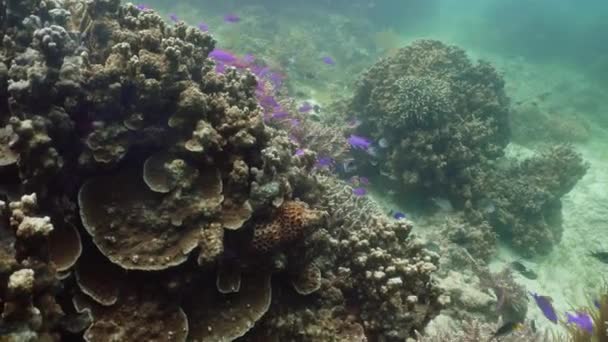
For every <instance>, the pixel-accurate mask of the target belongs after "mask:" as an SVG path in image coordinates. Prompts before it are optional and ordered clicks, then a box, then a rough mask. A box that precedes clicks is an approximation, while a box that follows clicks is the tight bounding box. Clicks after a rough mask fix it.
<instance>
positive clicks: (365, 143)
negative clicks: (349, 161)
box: [348, 134, 372, 150]
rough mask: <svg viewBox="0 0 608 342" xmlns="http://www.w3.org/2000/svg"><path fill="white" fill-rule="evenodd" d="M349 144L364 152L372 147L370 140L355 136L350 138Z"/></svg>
mask: <svg viewBox="0 0 608 342" xmlns="http://www.w3.org/2000/svg"><path fill="white" fill-rule="evenodd" d="M348 143H349V144H350V146H352V147H354V148H358V149H362V150H367V149H368V148H369V147H370V146H371V145H372V143H371V141H369V139H367V138H365V137H362V136H359V135H354V134H351V136H350V137H349V138H348Z"/></svg>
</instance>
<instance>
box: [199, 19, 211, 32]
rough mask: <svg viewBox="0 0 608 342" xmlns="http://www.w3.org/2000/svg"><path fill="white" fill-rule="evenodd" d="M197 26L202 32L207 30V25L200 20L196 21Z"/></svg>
mask: <svg viewBox="0 0 608 342" xmlns="http://www.w3.org/2000/svg"><path fill="white" fill-rule="evenodd" d="M197 27H198V29H199V30H201V31H203V32H207V31H209V25H207V24H205V23H204V22H202V21H201V22H200V23H198V25H197Z"/></svg>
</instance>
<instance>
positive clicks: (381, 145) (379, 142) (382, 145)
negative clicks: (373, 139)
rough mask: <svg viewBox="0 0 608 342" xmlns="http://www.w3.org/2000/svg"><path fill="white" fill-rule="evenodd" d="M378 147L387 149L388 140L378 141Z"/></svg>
mask: <svg viewBox="0 0 608 342" xmlns="http://www.w3.org/2000/svg"><path fill="white" fill-rule="evenodd" d="M378 146H380V148H387V147H388V140H386V138H380V140H378Z"/></svg>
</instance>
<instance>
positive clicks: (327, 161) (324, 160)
mask: <svg viewBox="0 0 608 342" xmlns="http://www.w3.org/2000/svg"><path fill="white" fill-rule="evenodd" d="M333 164H334V160H333V159H332V158H330V157H321V158H317V167H331V166H332V165H333Z"/></svg>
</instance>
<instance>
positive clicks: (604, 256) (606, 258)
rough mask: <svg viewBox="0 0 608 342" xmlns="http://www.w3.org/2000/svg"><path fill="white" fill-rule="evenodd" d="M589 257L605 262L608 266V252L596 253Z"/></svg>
mask: <svg viewBox="0 0 608 342" xmlns="http://www.w3.org/2000/svg"><path fill="white" fill-rule="evenodd" d="M589 255H591V256H592V257H594V258H596V259H597V260H599V261H601V262H603V263H604V264H608V252H603V251H595V252H592V253H590V254H589Z"/></svg>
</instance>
